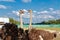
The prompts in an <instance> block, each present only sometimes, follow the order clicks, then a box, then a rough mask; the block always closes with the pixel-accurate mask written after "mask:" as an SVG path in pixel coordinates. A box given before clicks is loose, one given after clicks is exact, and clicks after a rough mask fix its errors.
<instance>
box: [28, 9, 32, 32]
mask: <svg viewBox="0 0 60 40" xmlns="http://www.w3.org/2000/svg"><path fill="white" fill-rule="evenodd" d="M28 12H29V13H30V24H29V32H30V30H31V29H32V10H28Z"/></svg>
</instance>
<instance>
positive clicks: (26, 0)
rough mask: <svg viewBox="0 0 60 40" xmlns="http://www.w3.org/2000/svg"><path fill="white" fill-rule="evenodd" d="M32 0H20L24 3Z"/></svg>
mask: <svg viewBox="0 0 60 40" xmlns="http://www.w3.org/2000/svg"><path fill="white" fill-rule="evenodd" d="M31 1H32V0H22V2H24V3H28V2H31Z"/></svg>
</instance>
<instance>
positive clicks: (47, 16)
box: [37, 15, 54, 19]
mask: <svg viewBox="0 0 60 40" xmlns="http://www.w3.org/2000/svg"><path fill="white" fill-rule="evenodd" d="M37 17H38V18H45V19H47V18H54V17H53V16H51V15H39V16H37Z"/></svg>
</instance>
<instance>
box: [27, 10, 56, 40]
mask: <svg viewBox="0 0 60 40" xmlns="http://www.w3.org/2000/svg"><path fill="white" fill-rule="evenodd" d="M28 12H29V13H30V24H29V28H28V29H29V30H26V33H27V35H28V38H29V40H53V38H55V37H56V34H55V33H50V32H49V31H45V30H36V29H34V28H32V10H28Z"/></svg>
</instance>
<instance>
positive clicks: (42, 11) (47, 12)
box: [39, 11, 49, 13]
mask: <svg viewBox="0 0 60 40" xmlns="http://www.w3.org/2000/svg"><path fill="white" fill-rule="evenodd" d="M39 13H49V11H41V12H39Z"/></svg>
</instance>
